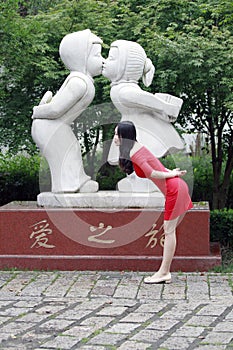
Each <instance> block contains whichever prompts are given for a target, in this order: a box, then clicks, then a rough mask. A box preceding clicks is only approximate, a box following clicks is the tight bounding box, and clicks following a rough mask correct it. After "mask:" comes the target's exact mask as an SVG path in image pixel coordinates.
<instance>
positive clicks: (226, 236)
mask: <svg viewBox="0 0 233 350" xmlns="http://www.w3.org/2000/svg"><path fill="white" fill-rule="evenodd" d="M210 240H211V241H212V242H219V243H220V244H221V245H222V246H224V247H229V248H231V249H232V248H233V209H229V210H227V209H224V210H212V211H211V212H210Z"/></svg>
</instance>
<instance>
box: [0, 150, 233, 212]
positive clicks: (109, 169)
mask: <svg viewBox="0 0 233 350" xmlns="http://www.w3.org/2000/svg"><path fill="white" fill-rule="evenodd" d="M162 162H163V164H164V165H165V166H166V167H167V168H169V169H172V168H174V167H180V168H181V169H186V170H187V175H185V177H184V179H185V181H186V182H187V183H188V185H189V188H190V192H191V194H192V200H193V201H194V202H200V201H208V202H209V203H210V208H211V209H212V186H213V185H212V184H213V175H212V169H211V158H210V157H209V156H205V157H192V158H190V157H187V156H181V155H176V156H168V157H166V158H164V159H162ZM124 176H125V175H124V174H123V173H122V172H121V170H120V169H119V168H118V167H117V166H110V165H109V164H104V165H103V166H102V167H101V168H100V169H98V170H96V179H95V180H97V181H98V182H99V185H100V190H115V189H116V184H117V182H118V181H119V180H120V179H121V178H123V177H124ZM42 191H50V176H49V170H48V165H47V162H46V161H45V160H44V159H42V158H41V157H40V156H39V155H34V156H24V155H16V156H10V155H9V154H6V155H0V205H4V204H6V203H8V202H11V201H14V200H32V201H33V200H36V196H37V194H38V193H40V192H42ZM227 204H228V205H227V207H226V208H227V209H233V175H231V185H230V189H229V193H228V200H227Z"/></svg>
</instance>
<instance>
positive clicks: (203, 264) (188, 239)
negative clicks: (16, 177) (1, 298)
mask: <svg viewBox="0 0 233 350" xmlns="http://www.w3.org/2000/svg"><path fill="white" fill-rule="evenodd" d="M162 224H163V212H162V210H161V209H158V208H155V209H143V210H142V209H123V210H113V209H112V210H110V209H109V210H106V209H103V210H96V209H95V210H94V209H75V208H73V209H72V208H64V209H63V208H62V209H56V208H50V209H48V208H47V209H44V208H38V207H37V206H36V204H35V203H20V204H16V203H10V204H9V205H6V206H3V207H1V209H0V240H1V245H0V268H1V269H2V268H13V267H16V268H19V269H39V270H80V271H81V270H133V271H155V270H156V269H158V267H159V265H160V263H161V259H162V251H163V239H164V234H163V226H162ZM220 264H221V255H220V248H219V244H217V243H215V244H210V243H209V209H208V205H200V204H196V205H195V207H194V209H192V210H191V211H189V212H187V214H186V215H185V217H184V219H183V220H182V222H181V223H180V225H179V226H178V228H177V249H176V254H175V257H174V260H173V263H172V271H184V272H191V271H206V270H209V269H210V268H212V267H214V266H217V265H220Z"/></svg>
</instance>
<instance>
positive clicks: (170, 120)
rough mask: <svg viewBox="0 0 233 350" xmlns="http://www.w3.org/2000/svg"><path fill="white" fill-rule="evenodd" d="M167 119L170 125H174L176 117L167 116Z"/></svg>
mask: <svg viewBox="0 0 233 350" xmlns="http://www.w3.org/2000/svg"><path fill="white" fill-rule="evenodd" d="M168 118H169V122H170V123H174V122H175V121H176V119H177V117H175V116H174V115H169V116H168Z"/></svg>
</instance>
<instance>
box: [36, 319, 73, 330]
mask: <svg viewBox="0 0 233 350" xmlns="http://www.w3.org/2000/svg"><path fill="white" fill-rule="evenodd" d="M72 323H73V321H68V320H59V319H52V320H49V321H46V322H44V323H42V324H41V325H40V326H39V328H43V329H47V330H55V331H62V330H64V329H65V328H66V327H68V326H69V325H71V324H72Z"/></svg>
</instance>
